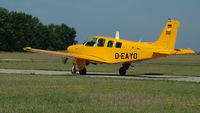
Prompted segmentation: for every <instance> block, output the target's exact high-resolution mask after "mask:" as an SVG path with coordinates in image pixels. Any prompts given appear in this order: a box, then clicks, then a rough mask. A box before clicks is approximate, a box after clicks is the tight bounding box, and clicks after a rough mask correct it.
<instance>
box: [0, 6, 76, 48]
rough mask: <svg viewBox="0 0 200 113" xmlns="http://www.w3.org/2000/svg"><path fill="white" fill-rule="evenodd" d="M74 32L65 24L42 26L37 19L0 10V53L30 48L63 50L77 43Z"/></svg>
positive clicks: (3, 9)
mask: <svg viewBox="0 0 200 113" xmlns="http://www.w3.org/2000/svg"><path fill="white" fill-rule="evenodd" d="M75 37H76V31H75V29H74V28H70V27H68V26H67V25H65V24H62V25H53V24H51V25H43V24H42V23H41V22H40V21H39V19H38V18H36V17H33V16H32V15H28V14H25V13H22V12H20V13H18V12H9V11H8V10H6V9H5V8H0V51H22V48H23V47H26V46H31V47H35V48H41V49H50V50H63V49H65V48H66V47H67V46H69V45H72V44H75V43H77V41H76V40H75Z"/></svg>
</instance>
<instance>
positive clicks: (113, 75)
mask: <svg viewBox="0 0 200 113" xmlns="http://www.w3.org/2000/svg"><path fill="white" fill-rule="evenodd" d="M0 73H13V74H14V73H15V74H31V75H38V74H43V75H72V74H71V72H67V71H44V70H18V69H0ZM72 76H78V74H76V75H72ZM79 76H82V75H79ZM83 76H84V77H104V78H123V79H153V80H175V81H186V82H200V77H192V76H171V75H153V74H146V75H133V74H127V75H125V76H119V75H118V73H97V72H88V74H87V75H83Z"/></svg>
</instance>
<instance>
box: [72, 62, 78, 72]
mask: <svg viewBox="0 0 200 113" xmlns="http://www.w3.org/2000/svg"><path fill="white" fill-rule="evenodd" d="M76 71H77V69H76V64H75V63H73V66H72V69H71V73H72V74H76Z"/></svg>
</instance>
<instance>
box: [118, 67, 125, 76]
mask: <svg viewBox="0 0 200 113" xmlns="http://www.w3.org/2000/svg"><path fill="white" fill-rule="evenodd" d="M119 75H126V69H125V68H124V67H121V68H119Z"/></svg>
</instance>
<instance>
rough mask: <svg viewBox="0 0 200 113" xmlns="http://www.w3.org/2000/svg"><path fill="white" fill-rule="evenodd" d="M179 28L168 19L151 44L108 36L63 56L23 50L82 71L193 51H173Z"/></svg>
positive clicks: (69, 51)
mask: <svg viewBox="0 0 200 113" xmlns="http://www.w3.org/2000/svg"><path fill="white" fill-rule="evenodd" d="M179 26H180V22H179V21H176V20H168V22H167V24H166V26H165V27H164V29H163V31H162V33H161V35H160V37H158V40H157V41H155V42H133V41H127V40H122V39H115V38H111V37H103V36H93V37H91V38H89V39H88V40H87V41H86V42H85V43H84V44H79V45H72V46H70V47H68V48H67V53H61V52H55V51H47V50H39V49H33V48H31V47H26V48H24V49H25V50H28V51H34V52H42V53H48V54H55V55H60V56H65V57H69V58H73V59H74V62H76V64H77V66H78V68H79V70H82V69H83V68H84V67H85V65H86V63H88V62H95V63H107V64H114V63H131V62H137V61H143V60H148V59H153V58H158V57H166V56H170V55H172V54H182V53H184V54H185V53H191V52H194V51H192V50H188V49H187V50H186V49H175V44H176V37H177V33H178V28H179ZM120 44H121V47H120Z"/></svg>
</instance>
